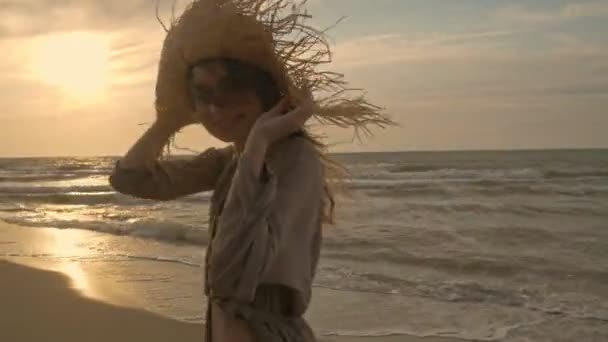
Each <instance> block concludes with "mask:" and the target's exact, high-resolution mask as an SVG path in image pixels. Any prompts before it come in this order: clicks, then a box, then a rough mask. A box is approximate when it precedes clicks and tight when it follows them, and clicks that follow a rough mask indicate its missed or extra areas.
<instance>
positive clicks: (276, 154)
mask: <svg viewBox="0 0 608 342" xmlns="http://www.w3.org/2000/svg"><path fill="white" fill-rule="evenodd" d="M267 162H268V165H269V167H270V168H271V169H272V170H273V171H274V172H276V173H277V174H281V173H285V172H287V171H288V170H290V169H292V168H293V167H299V168H303V169H306V170H313V169H316V168H319V167H320V165H321V158H320V154H319V151H318V149H317V148H316V146H315V145H314V143H313V142H312V141H310V139H307V138H305V137H302V136H297V135H293V136H290V137H288V138H285V139H283V140H281V141H279V142H277V143H275V144H274V145H273V146H271V148H270V149H269V151H268V154H267Z"/></svg>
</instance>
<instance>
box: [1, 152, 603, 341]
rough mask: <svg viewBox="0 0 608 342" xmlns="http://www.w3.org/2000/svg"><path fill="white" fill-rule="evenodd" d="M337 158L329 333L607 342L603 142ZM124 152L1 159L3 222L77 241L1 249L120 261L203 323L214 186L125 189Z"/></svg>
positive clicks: (325, 293)
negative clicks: (174, 195) (343, 185)
mask: <svg viewBox="0 0 608 342" xmlns="http://www.w3.org/2000/svg"><path fill="white" fill-rule="evenodd" d="M334 157H335V158H336V159H337V160H338V161H340V162H342V163H343V164H344V165H345V166H346V167H347V168H348V169H349V170H350V172H351V174H352V179H351V180H350V181H349V182H348V184H347V188H348V189H349V190H350V191H349V196H345V195H340V196H339V197H338V208H337V222H336V224H335V225H333V226H331V225H327V226H325V227H324V245H323V252H322V260H321V264H320V266H319V270H318V273H317V276H316V279H315V289H314V290H315V292H314V293H315V295H314V296H315V297H314V299H313V305H312V307H311V310H310V312H309V314H308V316H309V319H310V320H311V322H312V325H313V327H314V328H315V330H317V331H318V333H319V334H320V335H346V336H386V335H398V334H411V335H416V336H450V337H458V338H462V339H470V340H476V341H494V340H501V341H502V340H508V341H545V340H546V341H562V340H563V341H571V340H580V341H595V340H597V341H600V340H601V341H605V340H608V150H546V151H470V152H465V151H462V152H398V153H397V152H394V153H393V152H391V153H353V154H336V155H334ZM116 159H117V157H91V158H84V157H83V158H67V157H62V158H4V159H0V219H1V220H3V221H6V222H9V223H12V224H16V225H19V226H22V227H23V228H22V229H35V228H36V227H39V228H44V227H54V228H60V230H59V231H58V232H57V233H56V234H62V236H63V238H62V239H64V240H66V239H67V240H69V239H71V240H69V243H67V244H65V245H61V246H58V245H56V246H55V247H54V248H53V249H49V248H47V247H32V246H24V245H23V244H18V243H7V242H5V243H0V257H2V256H5V257H11V258H49V259H61V258H64V259H65V258H67V259H70V260H76V261H78V262H79V263H80V265H81V267H83V268H87V267H89V266H87V265H91V264H92V263H98V262H103V263H105V264H106V265H114V266H112V267H109V266H108V267H106V270H107V271H104V272H107V277H108V278H110V279H114V281H116V282H117V283H118V282H120V283H131V284H133V286H134V288H136V289H137V290H134V292H133V296H140V297H141V298H142V300H141V301H140V302H141V305H142V306H143V307H145V308H147V309H149V310H151V311H155V312H158V313H161V314H164V315H167V316H171V317H173V318H177V319H181V320H186V321H194V322H198V321H203V320H204V315H203V304H204V298H203V297H202V294H201V292H202V289H201V280H202V278H201V272H200V268H201V264H202V261H203V255H204V250H205V246H206V244H207V222H208V216H207V211H208V206H209V199H210V193H200V194H196V195H192V196H188V197H184V198H182V199H179V200H176V201H171V202H154V201H149V200H142V199H136V198H133V197H129V196H125V195H122V194H118V193H116V192H114V191H113V190H112V189H111V188H110V187H109V185H108V181H107V177H108V174H109V173H110V171H111V168H112V166H113V165H114V162H115V161H116ZM76 235H79V236H80V237H79V238H77V237H75V236H76ZM116 269H122V272H117V271H112V270H116ZM138 291H139V292H138ZM569 334H570V335H569ZM568 336H575V337H576V338H575V339H569V338H568Z"/></svg>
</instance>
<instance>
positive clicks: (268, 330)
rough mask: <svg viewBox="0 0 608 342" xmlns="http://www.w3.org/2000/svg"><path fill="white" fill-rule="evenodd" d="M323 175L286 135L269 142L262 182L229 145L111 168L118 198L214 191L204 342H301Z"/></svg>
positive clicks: (309, 151)
mask: <svg viewBox="0 0 608 342" xmlns="http://www.w3.org/2000/svg"><path fill="white" fill-rule="evenodd" d="M322 179H323V174H322V166H321V162H320V158H319V155H318V152H317V151H316V150H315V148H314V147H313V145H312V143H311V142H309V141H308V140H306V139H304V138H302V137H299V136H292V137H290V138H288V139H285V140H283V141H281V142H279V143H276V144H275V145H273V146H272V147H271V148H270V149H269V151H268V153H267V157H266V163H265V167H264V172H263V176H262V179H256V177H255V176H254V173H253V170H252V168H251V166H250V165H248V164H247V163H246V162H245V161H244V160H243V162H241V160H240V158H239V156H238V155H237V154H236V153H235V151H234V149H233V148H232V147H228V148H224V149H215V148H211V149H208V150H207V151H205V152H203V153H201V154H200V155H198V156H197V157H196V158H194V159H191V160H179V161H178V160H172V161H166V160H163V161H155V162H154V163H153V164H151V165H150V166H149V167H148V168H147V169H145V170H127V169H124V168H121V167H120V162H117V164H116V167H115V169H114V172H113V174H112V175H111V176H110V184H112V186H113V187H114V188H115V189H116V190H117V191H119V192H121V193H125V194H130V195H134V196H137V197H142V198H150V199H157V200H171V199H175V198H178V197H181V196H185V195H189V194H192V193H196V192H200V191H207V190H214V194H213V197H212V201H211V208H210V224H209V228H210V229H209V231H210V243H209V247H208V249H207V254H206V262H205V275H206V276H205V294H206V295H207V296H208V298H209V305H208V308H207V323H208V324H207V325H206V336H207V341H212V342H237V341H238V342H248V341H256V342H274V341H277V342H278V341H281V342H295V341H302V342H304V341H305V342H309V341H314V340H315V337H314V334H313V333H312V330H311V329H310V327H309V326H308V324H307V323H306V321H305V320H304V319H303V318H302V316H303V314H304V313H305V311H306V309H307V308H308V306H309V303H310V298H311V289H312V279H313V277H314V274H315V271H316V268H317V263H318V260H319V253H320V246H321V220H322V210H323V191H324V190H323V181H322Z"/></svg>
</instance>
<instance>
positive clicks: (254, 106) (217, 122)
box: [190, 62, 262, 143]
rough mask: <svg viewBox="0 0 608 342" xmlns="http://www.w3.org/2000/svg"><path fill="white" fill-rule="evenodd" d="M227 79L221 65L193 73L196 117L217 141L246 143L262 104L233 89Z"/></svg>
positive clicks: (206, 66)
mask: <svg viewBox="0 0 608 342" xmlns="http://www.w3.org/2000/svg"><path fill="white" fill-rule="evenodd" d="M226 76H227V73H226V69H225V67H224V66H223V65H222V64H221V63H219V62H214V63H206V64H204V65H202V66H196V67H194V68H193V69H192V81H191V85H190V86H191V90H192V98H193V101H194V108H195V115H196V117H197V119H198V120H199V121H200V122H201V123H202V124H203V126H205V128H206V129H207V131H208V132H209V133H211V134H212V135H213V136H215V137H216V138H217V139H219V140H221V141H224V142H232V143H244V141H245V140H246V139H247V136H248V135H249V131H250V130H251V127H252V126H253V124H254V123H255V121H256V120H257V118H258V117H259V116H260V114H261V113H262V104H261V103H260V100H259V99H258V97H257V96H256V94H255V93H254V92H253V91H251V90H237V89H234V87H231V86H230V84H229V82H228V81H227V78H226Z"/></svg>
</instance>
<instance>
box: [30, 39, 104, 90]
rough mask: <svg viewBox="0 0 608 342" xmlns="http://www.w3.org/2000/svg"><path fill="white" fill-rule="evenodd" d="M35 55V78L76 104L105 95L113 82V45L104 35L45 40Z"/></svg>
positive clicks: (32, 62) (33, 66) (32, 69)
mask: <svg viewBox="0 0 608 342" xmlns="http://www.w3.org/2000/svg"><path fill="white" fill-rule="evenodd" d="M32 47H33V49H32V51H31V64H30V67H31V71H32V74H33V75H32V76H33V77H34V78H35V79H38V80H40V81H42V82H44V83H46V84H48V85H51V86H55V87H58V88H59V89H61V90H62V91H63V92H64V93H65V95H67V96H69V97H70V98H72V99H74V100H80V101H90V100H95V99H99V98H100V97H102V95H103V94H104V91H105V89H106V87H107V85H108V82H109V78H110V42H109V39H108V38H107V37H105V36H103V35H100V34H96V33H87V32H68V33H60V34H53V35H47V36H43V37H41V38H40V39H38V40H37V41H36V42H35V43H34V44H33V46H32Z"/></svg>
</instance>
